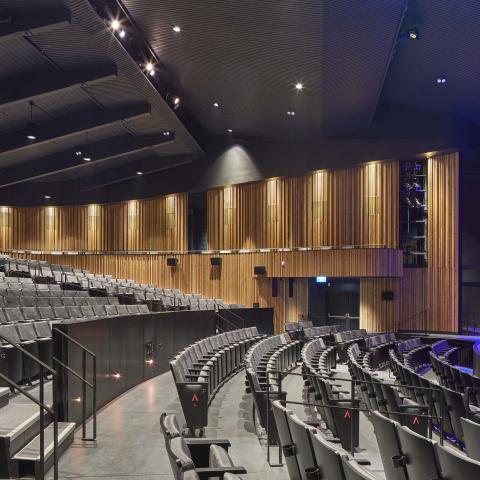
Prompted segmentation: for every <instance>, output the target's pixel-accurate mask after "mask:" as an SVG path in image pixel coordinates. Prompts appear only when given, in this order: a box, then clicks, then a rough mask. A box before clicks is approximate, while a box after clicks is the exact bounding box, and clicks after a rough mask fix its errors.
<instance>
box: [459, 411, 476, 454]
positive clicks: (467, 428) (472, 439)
mask: <svg viewBox="0 0 480 480" xmlns="http://www.w3.org/2000/svg"><path fill="white" fill-rule="evenodd" d="M460 422H461V423H462V430H463V439H464V440H465V446H466V447H467V455H468V456H469V458H472V459H473V460H478V461H480V425H479V424H478V423H475V422H472V421H471V420H468V419H467V418H461V419H460Z"/></svg>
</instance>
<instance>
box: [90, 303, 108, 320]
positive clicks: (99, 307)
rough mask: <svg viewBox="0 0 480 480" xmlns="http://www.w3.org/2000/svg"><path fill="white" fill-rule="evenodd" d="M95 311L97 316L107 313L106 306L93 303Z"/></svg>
mask: <svg viewBox="0 0 480 480" xmlns="http://www.w3.org/2000/svg"><path fill="white" fill-rule="evenodd" d="M92 308H93V313H94V314H95V315H96V316H97V317H104V316H106V315H107V312H106V311H105V307H104V306H103V305H93V307H92Z"/></svg>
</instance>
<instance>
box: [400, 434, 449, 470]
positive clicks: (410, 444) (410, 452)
mask: <svg viewBox="0 0 480 480" xmlns="http://www.w3.org/2000/svg"><path fill="white" fill-rule="evenodd" d="M396 429H397V435H398V439H399V442H400V449H401V451H402V454H403V459H404V464H405V469H406V471H407V475H408V478H409V479H417V478H418V479H420V478H425V479H439V478H442V477H441V476H440V472H439V467H438V462H437V457H436V453H435V443H436V442H433V441H432V440H429V439H428V438H426V437H423V436H421V435H419V434H418V433H415V432H414V431H412V430H410V429H409V428H408V427H404V426H401V425H397V426H396Z"/></svg>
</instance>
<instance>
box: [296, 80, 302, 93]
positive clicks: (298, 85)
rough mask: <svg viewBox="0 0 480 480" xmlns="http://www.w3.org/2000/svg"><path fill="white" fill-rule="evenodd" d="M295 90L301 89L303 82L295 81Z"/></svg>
mask: <svg viewBox="0 0 480 480" xmlns="http://www.w3.org/2000/svg"><path fill="white" fill-rule="evenodd" d="M295 90H297V91H298V92H300V91H302V90H303V83H302V82H297V83H296V84H295Z"/></svg>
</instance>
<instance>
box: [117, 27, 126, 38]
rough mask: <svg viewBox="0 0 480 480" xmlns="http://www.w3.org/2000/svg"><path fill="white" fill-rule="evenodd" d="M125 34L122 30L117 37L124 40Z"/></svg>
mask: <svg viewBox="0 0 480 480" xmlns="http://www.w3.org/2000/svg"><path fill="white" fill-rule="evenodd" d="M126 34H127V32H126V31H125V30H123V29H122V30H120V31H119V32H118V36H119V37H120V38H125V35H126Z"/></svg>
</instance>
